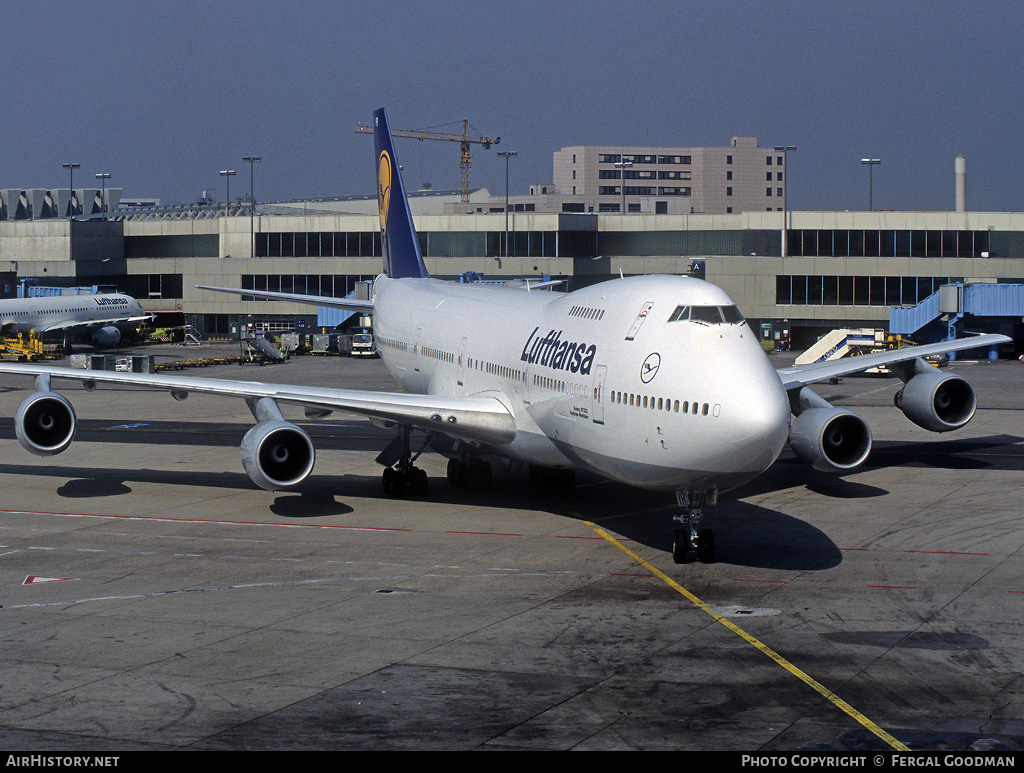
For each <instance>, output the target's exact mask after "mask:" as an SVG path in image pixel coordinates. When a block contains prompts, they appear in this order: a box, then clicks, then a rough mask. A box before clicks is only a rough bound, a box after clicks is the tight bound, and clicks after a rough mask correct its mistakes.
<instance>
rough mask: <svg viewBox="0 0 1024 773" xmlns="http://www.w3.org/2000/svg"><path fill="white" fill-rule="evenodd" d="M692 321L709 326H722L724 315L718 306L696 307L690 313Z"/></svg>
mask: <svg viewBox="0 0 1024 773" xmlns="http://www.w3.org/2000/svg"><path fill="white" fill-rule="evenodd" d="M690 319H692V320H693V321H694V322H704V323H707V324H709V325H721V324H722V313H721V312H720V311H719V310H718V307H717V306H694V307H693V308H692V310H691V311H690Z"/></svg>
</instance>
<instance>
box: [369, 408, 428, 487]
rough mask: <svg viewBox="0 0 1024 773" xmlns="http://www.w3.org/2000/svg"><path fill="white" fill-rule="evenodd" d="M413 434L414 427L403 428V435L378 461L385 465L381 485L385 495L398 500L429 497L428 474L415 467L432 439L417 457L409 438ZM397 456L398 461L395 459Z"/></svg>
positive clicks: (381, 453) (382, 453)
mask: <svg viewBox="0 0 1024 773" xmlns="http://www.w3.org/2000/svg"><path fill="white" fill-rule="evenodd" d="M411 434H412V427H410V426H408V425H406V426H403V427H402V431H401V434H400V435H399V436H398V437H396V438H395V439H394V441H392V443H391V444H390V445H389V446H388V447H387V448H385V449H384V450H383V451H381V452H380V455H379V456H378V457H377V461H378V462H379V463H380V464H383V465H384V474H383V475H382V476H381V483H382V485H383V487H384V495H385V496H389V497H394V498H395V499H398V498H400V497H404V496H405V495H406V494H410V495H412V496H414V497H422V496H426V495H427V491H428V488H429V487H428V484H427V472H426V470H422V469H420V468H419V467H415V466H414V465H413V462H415V461H416V460H417V459H418V458H419V456H420V454H422V453H423V452H424V451H425V450H426V449H427V446H429V445H430V440H431V439H430V438H429V437H428V438H427V441H426V442H425V443H424V444H423V448H421V449H420V450H419V451H417V452H416V454H415V456H414V455H413V453H412V450H411V448H410V443H409V438H410V435H411ZM396 456H397V459H396V458H395V457H396Z"/></svg>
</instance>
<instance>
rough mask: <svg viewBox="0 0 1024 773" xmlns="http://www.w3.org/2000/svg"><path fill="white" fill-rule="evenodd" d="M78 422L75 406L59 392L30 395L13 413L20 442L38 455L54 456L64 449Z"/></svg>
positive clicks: (23, 446)
mask: <svg viewBox="0 0 1024 773" xmlns="http://www.w3.org/2000/svg"><path fill="white" fill-rule="evenodd" d="M75 425H76V419H75V409H74V408H72V407H71V403H69V402H68V401H67V398H65V397H63V396H61V395H59V394H57V393H56V392H49V391H43V392H36V393H34V394H31V395H29V396H28V397H26V398H25V399H24V400H23V401H22V402H21V405H19V406H18V411H17V413H15V415H14V432H15V434H16V435H17V436H18V442H19V443H21V446H22V448H24V449H25V450H26V451H29V452H31V453H33V454H35V455H36V456H52V455H53V454H59V453H60V452H61V451H63V450H65V449H66V448H67V447H68V446H69V445H71V441H72V440H73V439H74V437H75Z"/></svg>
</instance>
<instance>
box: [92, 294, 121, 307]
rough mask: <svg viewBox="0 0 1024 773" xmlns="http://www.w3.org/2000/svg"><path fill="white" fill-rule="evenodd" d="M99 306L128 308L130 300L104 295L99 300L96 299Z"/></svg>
mask: <svg viewBox="0 0 1024 773" xmlns="http://www.w3.org/2000/svg"><path fill="white" fill-rule="evenodd" d="M94 300H95V301H96V305H97V306H127V305H128V299H127V298H120V297H117V296H106V295H102V296H100V297H99V298H95V299H94Z"/></svg>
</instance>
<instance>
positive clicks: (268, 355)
mask: <svg viewBox="0 0 1024 773" xmlns="http://www.w3.org/2000/svg"><path fill="white" fill-rule="evenodd" d="M242 342H243V343H244V344H245V345H246V346H247V347H248V348H249V350H250V352H256V353H257V355H258V356H259V357H260V358H261V359H263V360H264V361H270V362H281V361H282V360H284V359H286V355H285V353H284V352H282V351H281V350H280V349H278V348H277V347H276V346H274V344H272V343H271V342H270V341H268V340H267V339H266V338H264V337H263V336H261V335H243V336H242ZM254 359H255V358H254Z"/></svg>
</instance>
